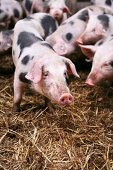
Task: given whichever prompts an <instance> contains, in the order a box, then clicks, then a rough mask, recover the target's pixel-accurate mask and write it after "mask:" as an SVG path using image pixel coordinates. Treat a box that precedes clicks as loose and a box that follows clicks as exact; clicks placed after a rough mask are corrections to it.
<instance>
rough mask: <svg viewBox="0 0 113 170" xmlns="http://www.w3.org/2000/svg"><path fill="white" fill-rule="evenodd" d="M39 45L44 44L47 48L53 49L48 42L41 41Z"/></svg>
mask: <svg viewBox="0 0 113 170" xmlns="http://www.w3.org/2000/svg"><path fill="white" fill-rule="evenodd" d="M41 45H43V46H46V47H47V48H49V49H52V50H54V49H53V48H52V47H51V45H50V44H48V43H46V42H44V43H41Z"/></svg>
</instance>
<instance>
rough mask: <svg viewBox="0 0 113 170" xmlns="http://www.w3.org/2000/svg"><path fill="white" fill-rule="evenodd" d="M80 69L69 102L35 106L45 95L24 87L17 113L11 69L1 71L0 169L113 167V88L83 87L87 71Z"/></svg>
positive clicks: (94, 169) (97, 169) (87, 169)
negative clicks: (61, 104) (60, 105)
mask: <svg viewBox="0 0 113 170" xmlns="http://www.w3.org/2000/svg"><path fill="white" fill-rule="evenodd" d="M7 57H8V56H7ZM7 57H6V58H7ZM9 61H10V62H11V59H9ZM1 65H2V68H3V63H1ZM6 67H7V68H8V69H12V62H11V63H10V64H8V65H7V66H6ZM3 69H4V68H3ZM8 73H9V71H8ZM79 74H80V76H81V79H79V80H78V79H77V80H73V81H72V82H71V84H70V89H71V91H72V94H73V95H74V99H75V100H74V104H73V105H72V106H70V107H65V108H61V107H59V106H56V107H57V108H56V109H55V110H54V111H48V109H47V108H45V109H44V108H41V107H40V108H39V107H37V106H39V105H41V104H43V103H44V100H43V97H42V96H39V95H38V94H37V95H36V94H34V93H32V92H29V90H26V92H25V95H24V98H23V101H22V105H21V108H22V111H21V112H20V113H15V114H14V113H12V111H11V110H12V104H13V74H5V75H3V74H1V75H0V96H1V97H0V169H1V170H2V169H3V170H63V169H64V170H112V169H113V89H112V88H109V89H108V88H104V87H94V88H91V87H87V86H86V85H85V83H84V82H85V79H86V76H87V74H88V73H87V71H84V72H83V71H80V72H79Z"/></svg>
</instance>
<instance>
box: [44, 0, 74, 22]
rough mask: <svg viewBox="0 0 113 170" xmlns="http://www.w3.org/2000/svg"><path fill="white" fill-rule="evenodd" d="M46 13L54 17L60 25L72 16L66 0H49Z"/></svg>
mask: <svg viewBox="0 0 113 170" xmlns="http://www.w3.org/2000/svg"><path fill="white" fill-rule="evenodd" d="M45 12H47V13H49V14H50V15H51V16H53V17H54V18H55V19H56V20H57V22H58V24H59V25H60V24H61V23H62V22H63V21H65V20H66V19H67V17H68V14H71V12H70V10H69V8H68V6H67V5H66V3H65V0H49V1H48V3H47V6H46V8H45Z"/></svg>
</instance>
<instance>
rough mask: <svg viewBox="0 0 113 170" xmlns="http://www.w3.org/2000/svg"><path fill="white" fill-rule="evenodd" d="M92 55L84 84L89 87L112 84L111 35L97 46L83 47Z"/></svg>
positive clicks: (112, 37) (112, 53)
mask: <svg viewBox="0 0 113 170" xmlns="http://www.w3.org/2000/svg"><path fill="white" fill-rule="evenodd" d="M83 47H84V48H85V49H87V50H89V51H90V54H91V53H92V68H91V71H90V73H89V75H88V77H87V80H86V83H87V84H88V85H90V86H94V85H98V84H101V83H102V82H104V81H107V82H109V84H111V83H112V82H113V35H110V36H108V37H107V38H105V39H103V40H100V41H99V42H97V44H95V45H94V46H93V45H84V46H83Z"/></svg>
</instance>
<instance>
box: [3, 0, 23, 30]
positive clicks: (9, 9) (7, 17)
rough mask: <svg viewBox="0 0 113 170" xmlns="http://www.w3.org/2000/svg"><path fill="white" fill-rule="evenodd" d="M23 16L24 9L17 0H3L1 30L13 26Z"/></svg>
mask: <svg viewBox="0 0 113 170" xmlns="http://www.w3.org/2000/svg"><path fill="white" fill-rule="evenodd" d="M22 17H23V11H22V7H21V5H20V3H19V2H17V1H16V0H10V1H9V0H1V5H0V30H3V29H8V28H13V27H14V25H15V23H16V22H17V21H18V20H19V19H21V18H22Z"/></svg>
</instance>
